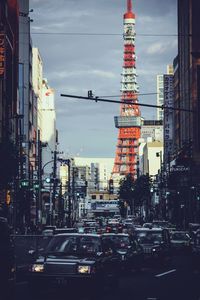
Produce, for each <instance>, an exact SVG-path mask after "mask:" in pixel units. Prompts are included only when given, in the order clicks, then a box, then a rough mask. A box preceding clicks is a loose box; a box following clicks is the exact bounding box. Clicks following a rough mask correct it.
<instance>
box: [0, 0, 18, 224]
mask: <svg viewBox="0 0 200 300" xmlns="http://www.w3.org/2000/svg"><path fill="white" fill-rule="evenodd" d="M18 33H19V8H18V3H17V1H16V0H7V1H6V0H2V1H0V208H1V210H2V211H3V212H2V213H3V215H4V216H7V217H9V216H10V214H9V211H10V210H11V215H12V220H10V222H11V223H13V218H14V216H13V212H14V209H15V204H14V198H15V196H16V195H15V192H16V184H17V178H18V175H19V174H18V165H19V160H18V156H19V136H18V128H19V126H18V125H19V124H18V120H19V109H18V57H19V53H18V43H19V40H18ZM10 201H11V202H10Z"/></svg>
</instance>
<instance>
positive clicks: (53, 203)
mask: <svg viewBox="0 0 200 300" xmlns="http://www.w3.org/2000/svg"><path fill="white" fill-rule="evenodd" d="M53 153H54V156H53V192H52V208H51V212H52V214H51V219H52V221H51V223H52V224H53V225H54V221H55V220H54V219H55V197H56V187H57V181H56V173H57V153H58V152H57V151H56V150H55V151H54V152H53Z"/></svg>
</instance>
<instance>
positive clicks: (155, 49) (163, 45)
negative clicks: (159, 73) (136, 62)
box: [146, 40, 177, 55]
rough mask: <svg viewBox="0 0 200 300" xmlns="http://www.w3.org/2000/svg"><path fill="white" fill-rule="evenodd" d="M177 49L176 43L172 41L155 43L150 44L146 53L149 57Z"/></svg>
mask: <svg viewBox="0 0 200 300" xmlns="http://www.w3.org/2000/svg"><path fill="white" fill-rule="evenodd" d="M172 48H173V49H174V48H177V41H176V40H174V41H172V42H156V43H153V44H151V45H150V46H149V47H148V48H147V50H146V52H147V54H150V55H157V54H163V53H166V52H168V51H169V49H170V50H171V49H172Z"/></svg>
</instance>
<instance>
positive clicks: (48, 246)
mask: <svg viewBox="0 0 200 300" xmlns="http://www.w3.org/2000/svg"><path fill="white" fill-rule="evenodd" d="M128 220H129V224H131V223H130V218H129V219H122V218H119V217H118V218H117V220H116V218H115V217H113V218H107V219H106V218H103V217H102V218H99V219H98V221H95V220H94V219H87V220H86V219H84V220H83V221H82V220H79V222H77V225H76V224H75V225H74V228H71V229H69V228H60V229H59V228H58V229H57V228H55V227H53V226H52V231H51V233H49V232H48V235H47V230H50V229H46V228H44V230H43V231H42V233H41V235H15V236H13V235H11V236H10V239H11V241H12V242H11V243H12V247H14V250H15V251H14V252H15V253H16V274H15V275H16V277H15V280H16V282H15V287H14V286H13V288H14V291H15V292H14V295H15V296H14V298H13V299H27V297H29V299H30V297H31V299H33V300H36V299H46V298H47V297H48V299H60V300H61V299H65V298H66V295H68V297H71V295H73V297H74V299H85V300H86V299H121V298H122V297H123V298H124V299H138V300H140V299H141V300H146V299H185V300H186V299H187V300H188V299H194V300H198V299H199V297H200V288H199V285H198V281H199V279H200V266H199V260H200V247H199V251H198V246H199V244H200V243H199V237H200V229H197V230H196V231H193V232H189V231H188V232H187V231H186V232H183V231H178V230H177V229H176V228H175V227H174V228H171V224H169V225H170V227H169V228H167V226H166V224H165V226H164V227H162V226H160V227H156V226H157V225H156V224H154V222H152V223H151V228H146V224H145V223H144V224H143V225H142V224H138V222H137V220H133V219H132V229H131V230H130V228H129V230H128V233H127V228H126V224H127V221H128ZM111 223H115V226H116V227H118V228H119V231H118V230H116V227H113V228H112V229H110V227H108V226H107V224H111ZM88 224H91V232H86V233H84V232H83V230H82V229H83V228H88ZM100 224H103V225H100ZM80 225H81V227H80ZM48 228H49V227H48ZM199 228H200V225H199ZM100 231H101V233H100ZM22 249H23V250H22ZM14 252H13V255H14Z"/></svg>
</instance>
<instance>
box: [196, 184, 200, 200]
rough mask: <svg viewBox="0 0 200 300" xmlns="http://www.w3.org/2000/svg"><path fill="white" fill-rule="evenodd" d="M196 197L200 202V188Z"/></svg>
mask: <svg viewBox="0 0 200 300" xmlns="http://www.w3.org/2000/svg"><path fill="white" fill-rule="evenodd" d="M196 197H197V200H198V201H200V188H199V187H198V188H197V189H196Z"/></svg>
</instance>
